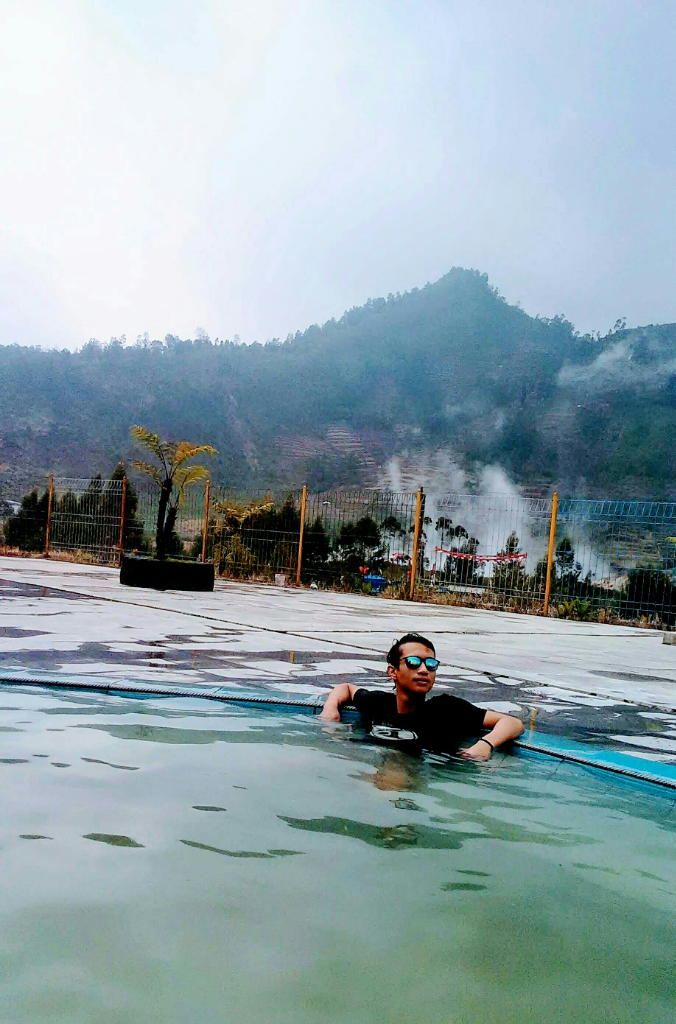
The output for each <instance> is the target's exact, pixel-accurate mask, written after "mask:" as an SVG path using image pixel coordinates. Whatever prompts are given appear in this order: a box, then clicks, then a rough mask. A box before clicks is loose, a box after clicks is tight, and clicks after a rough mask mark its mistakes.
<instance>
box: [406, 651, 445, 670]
mask: <svg viewBox="0 0 676 1024" xmlns="http://www.w3.org/2000/svg"><path fill="white" fill-rule="evenodd" d="M402 661H405V662H406V667H407V668H420V666H421V665H422V664H423V662H424V663H425V668H426V669H427V671H428V672H436V670H437V669H438V668H439V662H438V661H437V659H436V658H419V657H418V655H417V654H409V656H408V658H402V659H401V661H400V662H399V664H401V662H402Z"/></svg>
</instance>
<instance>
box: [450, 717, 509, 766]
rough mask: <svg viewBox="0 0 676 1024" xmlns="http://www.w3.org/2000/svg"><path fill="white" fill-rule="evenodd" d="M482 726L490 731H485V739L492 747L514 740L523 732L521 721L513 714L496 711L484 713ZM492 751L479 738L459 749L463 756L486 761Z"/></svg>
mask: <svg viewBox="0 0 676 1024" xmlns="http://www.w3.org/2000/svg"><path fill="white" fill-rule="evenodd" d="M484 726H486V728H489V729H490V730H491V731H490V732H489V733H486V736H485V737H484V739H487V740H488V742H489V743H491V744H492V745H493V746H494V747H499V746H501V745H502V744H503V743H506V742H507V740H515V739H516V737H517V736H520V735H521V733H522V732H523V722H520V721H519V719H518V718H514V716H513V715H501V714H499V713H498V712H497V711H487V712H486V714H485V715H484ZM492 753H493V751H492V750H491V748H490V747H489V746H488V743H483V742H482V740H479V741H478V742H477V743H475V744H474V745H473V746H471V747H466V748H465V750H462V751H461V754H462V756H463V757H472V758H476V759H477V760H479V761H487V760H488V758H489V757H490V756H491V754H492Z"/></svg>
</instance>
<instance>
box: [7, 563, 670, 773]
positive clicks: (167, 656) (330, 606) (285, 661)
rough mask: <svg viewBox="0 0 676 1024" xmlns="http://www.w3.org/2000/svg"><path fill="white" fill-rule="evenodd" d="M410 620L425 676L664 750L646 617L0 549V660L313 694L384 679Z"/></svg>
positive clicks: (656, 644) (657, 752) (617, 741)
mask: <svg viewBox="0 0 676 1024" xmlns="http://www.w3.org/2000/svg"><path fill="white" fill-rule="evenodd" d="M409 630H417V631H419V632H421V633H424V634H426V635H427V636H429V637H430V639H432V640H433V642H434V643H435V645H436V648H437V654H438V656H439V658H440V660H441V662H442V668H441V669H440V671H439V673H438V680H437V684H436V691H438V692H444V691H446V692H453V693H457V694H458V695H460V696H463V697H466V698H467V699H469V700H472V701H474V702H475V703H478V704H482V705H485V706H486V707H492V708H494V709H495V710H498V711H501V710H504V711H512V712H513V713H515V714H517V715H519V716H520V717H522V718H523V719H524V720H525V721H530V722H535V721H536V720H537V728H538V730H541V731H544V732H550V733H557V734H559V735H562V736H567V737H569V738H574V739H583V740H586V741H587V742H592V743H603V744H604V745H606V746H608V745H610V746H612V747H613V748H614V749H617V750H623V751H624V752H625V753H628V754H630V753H635V754H637V755H639V754H640V756H641V757H643V758H646V757H648V758H650V759H652V760H655V761H664V762H667V763H676V647H674V646H667V645H663V644H662V635H661V633H659V632H656V631H653V630H646V629H632V628H629V627H623V626H605V625H598V624H591V623H581V622H569V621H565V620H561V619H542V618H538V617H536V616H527V615H514V614H509V613H501V612H489V611H482V610H476V609H468V608H453V607H440V606H435V605H424V604H412V603H410V602H405V601H392V600H387V599H384V598H379V597H365V596H362V595H348V594H334V593H330V592H322V591H309V590H295V589H279V588H275V587H266V586H256V585H251V584H240V583H231V582H218V583H217V585H216V590H215V591H214V593H213V594H190V593H181V592H175V591H164V592H158V591H151V590H138V589H130V588H127V587H122V586H120V584H119V582H118V574H117V572H116V571H115V570H112V569H105V568H98V567H94V566H86V565H77V564H73V563H67V562H58V561H45V560H42V559H14V558H0V671H2V672H4V673H5V674H8V673H11V672H12V671H13V670H26V669H29V670H32V671H36V670H39V671H41V672H50V673H54V674H62V675H68V676H74V677H78V676H80V677H84V676H96V677H98V678H101V679H105V680H106V681H107V682H111V681H114V682H118V681H119V682H123V681H125V680H127V681H136V682H157V683H159V684H161V685H172V684H173V685H175V684H180V685H187V686H192V687H200V688H202V687H203V688H205V689H209V690H215V689H218V688H224V687H226V688H227V689H228V690H231V691H232V692H236V691H238V690H248V691H251V690H254V691H256V692H261V691H269V692H271V693H274V694H275V695H277V696H281V695H283V694H295V695H298V696H304V697H320V698H321V696H323V695H324V694H326V693H327V692H328V690H329V689H330V688H331V687H332V686H333V685H335V684H336V683H338V682H344V681H348V682H353V683H358V684H361V685H363V686H368V687H383V686H385V687H386V686H387V682H386V676H385V671H384V667H385V660H384V654H385V651H386V650H387V648H388V647H389V645H390V644H391V642H392V640H393V639H394V638H395V637H396V636H398V635H401V634H402V633H404V632H407V631H409Z"/></svg>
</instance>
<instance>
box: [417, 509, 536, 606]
mask: <svg viewBox="0 0 676 1024" xmlns="http://www.w3.org/2000/svg"><path fill="white" fill-rule="evenodd" d="M550 510H551V502H550V501H549V499H547V498H524V497H519V496H512V495H475V494H438V495H434V494H431V495H427V496H426V503H425V518H424V529H423V537H422V542H423V543H424V546H425V555H424V567H423V571H422V573H421V574H420V578H419V580H418V585H419V587H420V588H421V589H422V590H423V592H425V593H426V594H427V595H428V596H429V597H431V598H432V599H441V598H443V597H444V596H445V597H447V598H448V603H453V604H468V605H477V606H479V605H480V606H482V607H494V608H507V609H512V610H518V611H527V610H535V609H536V608H537V607H538V606H542V605H543V604H544V596H545V583H546V576H547V547H548V538H549V523H550Z"/></svg>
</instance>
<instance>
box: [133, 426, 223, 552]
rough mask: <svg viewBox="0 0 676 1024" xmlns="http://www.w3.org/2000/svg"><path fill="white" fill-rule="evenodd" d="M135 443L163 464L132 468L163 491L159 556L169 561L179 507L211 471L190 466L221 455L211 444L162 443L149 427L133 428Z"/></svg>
mask: <svg viewBox="0 0 676 1024" xmlns="http://www.w3.org/2000/svg"><path fill="white" fill-rule="evenodd" d="M129 430H130V433H131V435H132V437H133V438H134V440H135V441H137V442H138V444H140V445H141V446H142V447H143V448H146V449H147V450H148V451H149V452H150V453H151V454H152V455H154V456H155V458H156V459H157V461H158V462H159V466H155V465H153V464H152V463H150V462H140V461H138V460H134V461H133V462H132V466H133V467H134V469H139V470H140V471H141V472H142V473H146V474H147V475H148V476H149V477H150V478H151V480H154V481H155V483H156V484H157V486H158V487H159V489H160V503H159V506H158V509H157V527H156V530H155V556H156V557H157V558H160V559H164V558H166V557H167V554H168V553H169V551H170V549H171V541H172V534H173V532H174V526H175V525H176V516H177V515H178V506H179V505H180V503H181V501H182V500H183V497H184V495H185V491H186V488H187V487H190V485H191V484H195V483H197V481H198V480H203V479H204V478H205V477H206V476H208V473H209V471H208V469H207V468H206V466H202V465H199V464H197V465H194V464H193V465H191V466H187V465H186V463H187V462H188V461H189V460H190V459H194V458H195V456H196V455H202V454H205V455H218V452H217V450H216V449H215V448H214V447H213V446H212V445H210V444H199V445H194V444H191V443H190V442H189V441H162V440H161V438H160V436H159V434H153V433H151V431H149V430H146V429H145V427H138V426H133V427H130V428H129Z"/></svg>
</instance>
